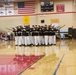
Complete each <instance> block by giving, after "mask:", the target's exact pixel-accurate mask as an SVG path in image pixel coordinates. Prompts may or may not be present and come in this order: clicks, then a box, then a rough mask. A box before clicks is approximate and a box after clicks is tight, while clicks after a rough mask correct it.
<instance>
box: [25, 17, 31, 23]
mask: <svg viewBox="0 0 76 75" xmlns="http://www.w3.org/2000/svg"><path fill="white" fill-rule="evenodd" d="M24 24H30V17H29V16H24Z"/></svg>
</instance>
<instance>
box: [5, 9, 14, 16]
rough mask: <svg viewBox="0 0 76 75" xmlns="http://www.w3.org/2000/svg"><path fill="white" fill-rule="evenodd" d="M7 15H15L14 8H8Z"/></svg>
mask: <svg viewBox="0 0 76 75" xmlns="http://www.w3.org/2000/svg"><path fill="white" fill-rule="evenodd" d="M6 13H7V15H14V8H7V11H6Z"/></svg>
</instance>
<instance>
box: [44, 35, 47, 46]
mask: <svg viewBox="0 0 76 75" xmlns="http://www.w3.org/2000/svg"><path fill="white" fill-rule="evenodd" d="M44 38H45V45H48V36H47V35H45V36H44Z"/></svg>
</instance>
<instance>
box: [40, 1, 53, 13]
mask: <svg viewBox="0 0 76 75" xmlns="http://www.w3.org/2000/svg"><path fill="white" fill-rule="evenodd" d="M50 11H54V2H53V1H48V2H41V12H50Z"/></svg>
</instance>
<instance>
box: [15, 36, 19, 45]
mask: <svg viewBox="0 0 76 75" xmlns="http://www.w3.org/2000/svg"><path fill="white" fill-rule="evenodd" d="M18 40H19V38H18V36H15V45H18Z"/></svg>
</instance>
